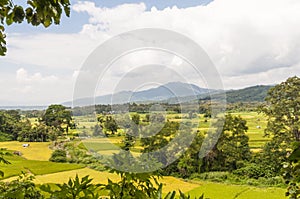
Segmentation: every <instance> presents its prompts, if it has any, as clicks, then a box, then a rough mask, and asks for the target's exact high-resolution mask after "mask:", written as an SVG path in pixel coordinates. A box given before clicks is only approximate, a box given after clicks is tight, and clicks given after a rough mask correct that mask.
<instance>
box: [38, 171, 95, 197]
mask: <svg viewBox="0 0 300 199" xmlns="http://www.w3.org/2000/svg"><path fill="white" fill-rule="evenodd" d="M55 185H56V187H57V188H56V189H58V190H55V189H54V190H52V188H51V187H50V186H49V185H42V186H41V187H40V189H41V190H42V191H44V192H47V193H49V194H50V198H53V199H54V198H55V199H98V198H99V195H98V194H97V188H98V187H99V186H100V185H98V184H93V183H92V179H90V178H89V176H85V177H83V178H81V180H80V179H79V177H78V175H76V177H75V179H69V181H68V183H63V184H62V185H61V184H55Z"/></svg>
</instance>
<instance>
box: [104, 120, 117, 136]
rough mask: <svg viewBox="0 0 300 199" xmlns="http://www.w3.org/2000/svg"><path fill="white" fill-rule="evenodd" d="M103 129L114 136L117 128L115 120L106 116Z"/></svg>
mask: <svg viewBox="0 0 300 199" xmlns="http://www.w3.org/2000/svg"><path fill="white" fill-rule="evenodd" d="M104 127H105V128H106V129H107V130H109V131H111V134H115V132H117V130H118V128H119V127H118V124H117V122H116V120H115V119H114V118H113V117H112V116H106V119H105V121H104Z"/></svg>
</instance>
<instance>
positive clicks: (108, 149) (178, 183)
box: [0, 112, 285, 199]
mask: <svg viewBox="0 0 300 199" xmlns="http://www.w3.org/2000/svg"><path fill="white" fill-rule="evenodd" d="M232 114H233V115H240V116H241V117H242V118H244V119H245V120H246V121H247V125H248V127H249V129H248V132H247V135H248V136H249V138H250V141H249V144H250V146H251V149H252V151H254V152H255V151H259V150H261V148H262V146H263V145H264V143H265V142H266V141H268V139H269V138H266V137H264V129H265V127H266V120H265V118H264V116H263V115H259V114H258V113H256V112H238V113H232ZM199 116H200V119H199V118H193V120H192V122H193V123H194V124H196V125H194V128H193V130H200V131H206V130H207V129H208V128H209V124H210V120H209V119H207V118H204V117H203V115H199ZM141 117H142V118H143V117H145V116H144V115H141ZM179 117H181V119H178V118H179ZM185 117H186V116H184V115H183V116H182V115H179V114H169V115H168V119H169V120H171V121H184V120H185ZM205 120H208V121H205ZM76 121H77V123H78V126H79V128H78V129H77V132H80V131H83V130H87V129H88V132H87V133H88V134H90V133H91V132H92V127H93V126H94V125H95V122H94V121H93V120H91V119H90V118H85V117H78V118H76ZM122 139H123V137H122V136H114V137H110V138H109V139H107V138H87V139H83V140H82V141H81V143H79V144H80V145H81V146H82V145H83V146H84V147H86V148H87V149H92V150H93V151H96V152H98V153H100V154H102V155H111V154H113V153H117V152H118V150H119V146H120V145H121V141H122ZM22 144H23V143H22V142H0V148H5V149H7V150H9V151H12V152H13V151H20V152H21V154H22V155H21V156H17V155H14V156H7V160H9V161H10V162H11V164H10V165H4V164H1V165H0V170H2V171H3V172H4V173H5V176H4V177H3V178H2V180H4V181H10V180H12V179H15V178H16V176H17V175H18V174H20V172H21V171H24V172H27V173H30V174H32V175H34V176H35V180H34V181H35V183H37V184H45V183H63V182H67V181H68V179H69V178H74V177H75V176H76V175H79V176H80V177H83V176H86V175H89V176H90V177H91V178H93V179H94V180H93V182H95V183H106V182H107V179H108V178H109V179H111V180H113V181H116V180H118V176H116V175H115V174H111V173H109V172H105V171H103V172H99V171H95V170H92V169H89V168H86V167H85V166H83V165H80V164H69V163H54V162H49V161H48V160H49V158H50V156H51V153H52V150H51V149H50V148H49V146H50V145H51V143H49V142H45V143H30V146H29V147H23V146H22ZM141 149H142V147H141V146H139V143H136V146H135V148H134V150H133V151H134V152H133V153H134V155H139V153H140V150H141ZM160 182H161V183H163V184H164V192H165V193H167V192H169V191H171V190H181V191H183V192H185V193H189V194H190V195H191V196H193V197H194V196H200V195H201V194H202V193H204V194H205V198H211V199H227V198H228V199H231V198H232V199H233V198H237V199H281V198H285V197H284V193H285V189H283V188H275V187H268V188H266V187H264V188H260V187H254V186H244V185H232V184H225V183H215V182H207V181H187V180H182V179H179V178H175V177H169V176H167V177H164V178H163V179H161V180H160Z"/></svg>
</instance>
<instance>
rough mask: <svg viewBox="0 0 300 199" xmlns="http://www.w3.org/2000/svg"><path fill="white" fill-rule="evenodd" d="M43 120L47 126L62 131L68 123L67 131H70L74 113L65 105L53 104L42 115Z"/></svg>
mask: <svg viewBox="0 0 300 199" xmlns="http://www.w3.org/2000/svg"><path fill="white" fill-rule="evenodd" d="M42 121H43V122H45V124H46V125H47V126H50V127H55V128H58V129H60V130H61V132H63V131H64V129H63V125H66V128H65V131H66V133H68V130H69V127H70V126H71V122H72V114H71V112H70V111H69V110H67V108H66V107H65V106H63V105H59V104H53V105H50V106H49V107H48V108H47V109H46V111H45V113H44V115H43V116H42Z"/></svg>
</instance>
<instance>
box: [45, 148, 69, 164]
mask: <svg viewBox="0 0 300 199" xmlns="http://www.w3.org/2000/svg"><path fill="white" fill-rule="evenodd" d="M49 160H50V161H52V162H67V153H66V151H64V150H62V149H57V150H55V151H53V153H52V155H51V157H50V159H49Z"/></svg>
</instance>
